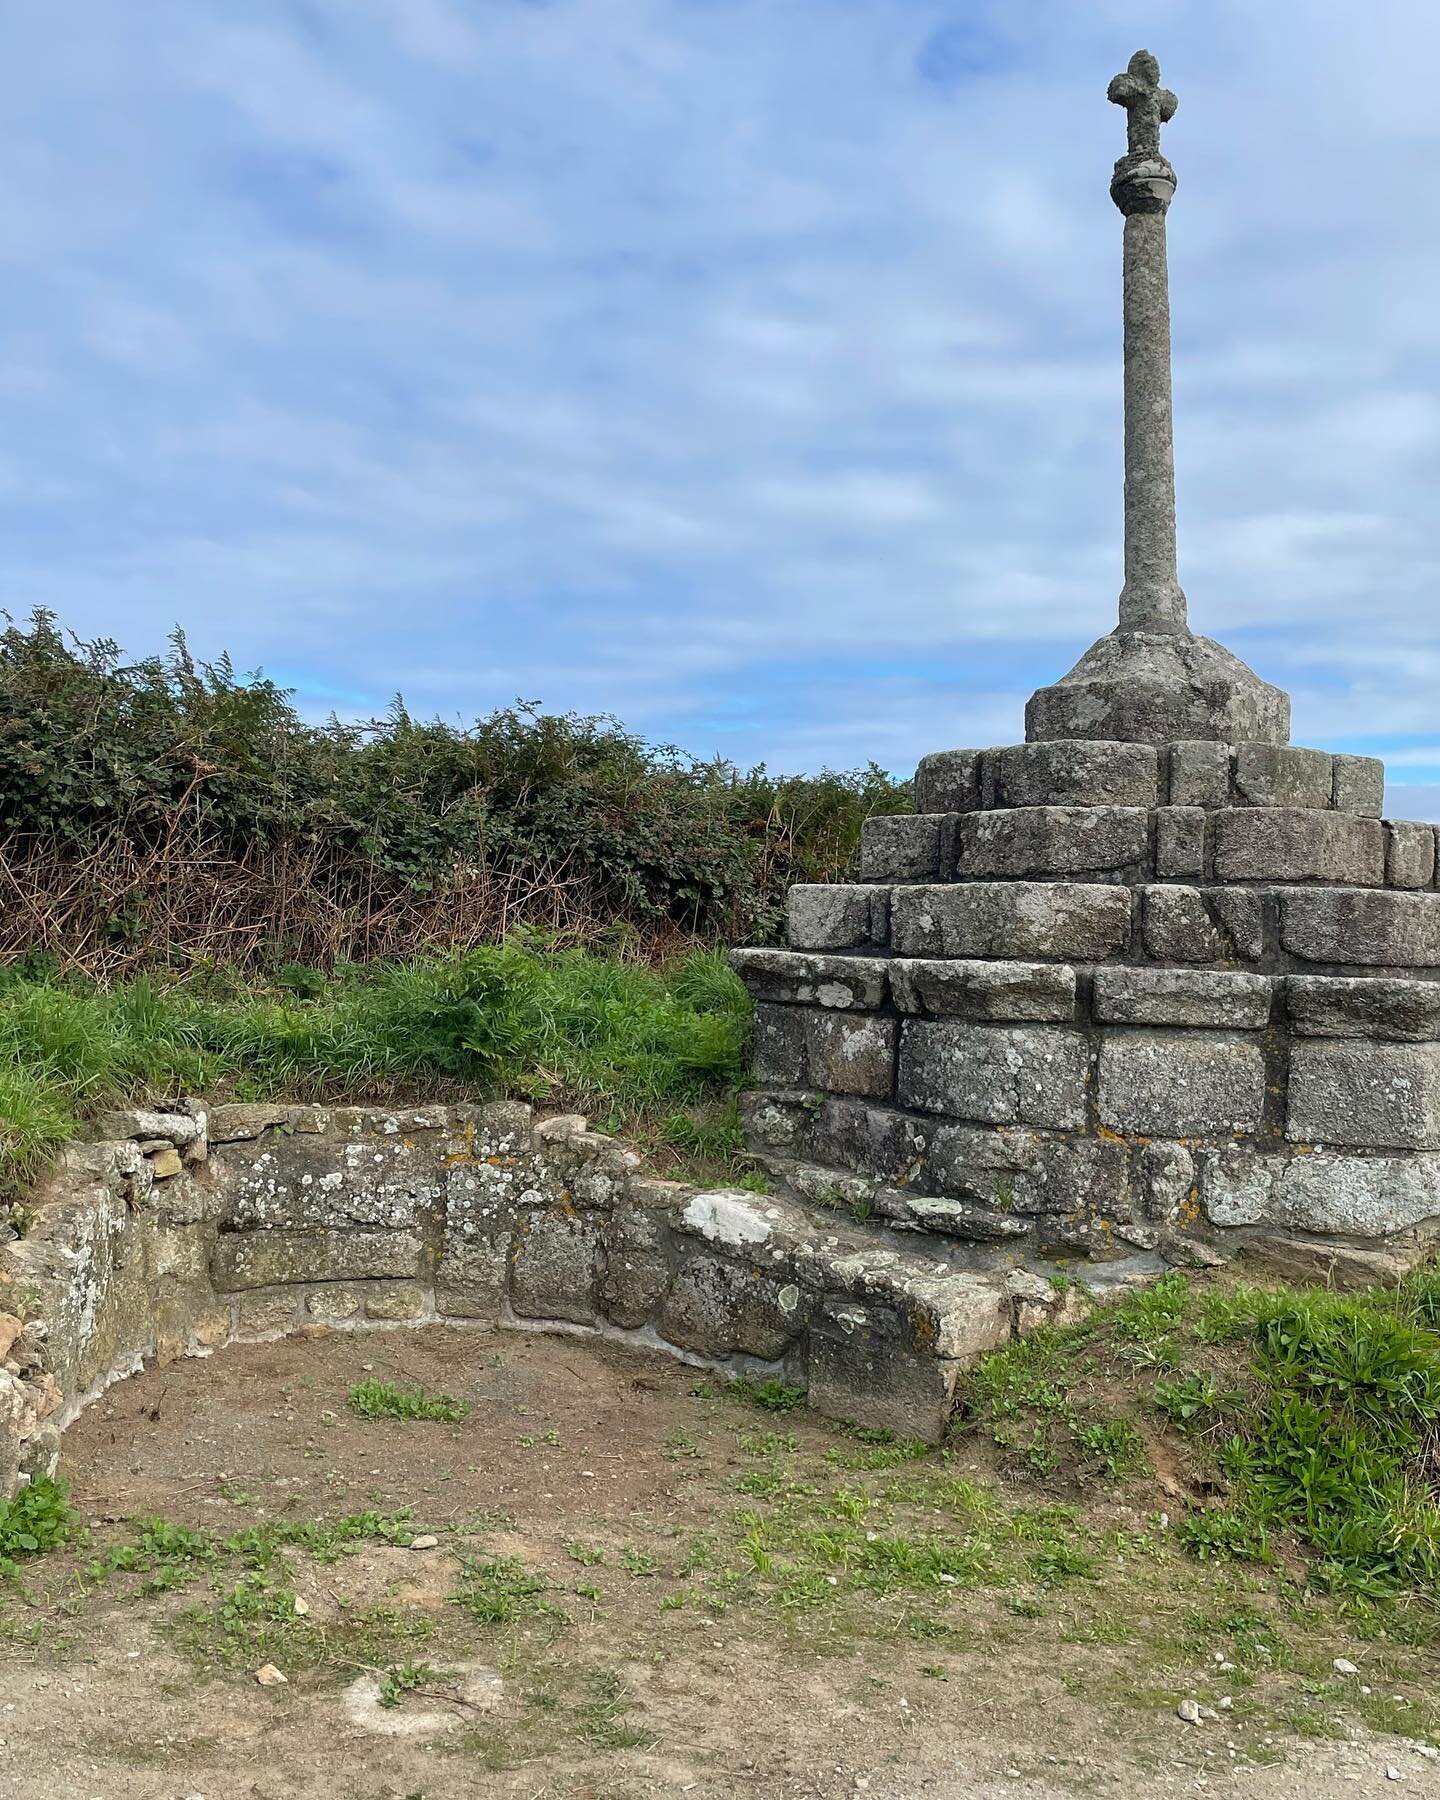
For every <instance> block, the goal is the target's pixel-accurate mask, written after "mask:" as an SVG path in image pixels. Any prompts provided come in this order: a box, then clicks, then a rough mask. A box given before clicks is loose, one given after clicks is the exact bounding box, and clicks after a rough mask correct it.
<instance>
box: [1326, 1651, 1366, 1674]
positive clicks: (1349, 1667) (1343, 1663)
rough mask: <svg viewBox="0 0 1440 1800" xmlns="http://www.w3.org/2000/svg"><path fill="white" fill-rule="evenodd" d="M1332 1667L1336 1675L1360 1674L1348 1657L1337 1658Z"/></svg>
mask: <svg viewBox="0 0 1440 1800" xmlns="http://www.w3.org/2000/svg"><path fill="white" fill-rule="evenodd" d="M1333 1667H1334V1670H1335V1673H1336V1674H1337V1675H1358V1674H1359V1673H1360V1671H1359V1669H1357V1668H1356V1667H1355V1665H1354V1663H1352V1662H1351V1661H1350V1658H1349V1657H1348V1656H1337V1657H1336V1658H1335V1662H1334V1664H1333Z"/></svg>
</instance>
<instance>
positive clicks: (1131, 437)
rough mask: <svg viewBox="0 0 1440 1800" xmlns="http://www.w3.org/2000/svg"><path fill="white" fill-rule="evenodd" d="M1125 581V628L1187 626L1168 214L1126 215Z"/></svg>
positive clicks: (1170, 629)
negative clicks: (1181, 575)
mask: <svg viewBox="0 0 1440 1800" xmlns="http://www.w3.org/2000/svg"><path fill="white" fill-rule="evenodd" d="M1124 275H1125V586H1124V589H1123V590H1122V592H1121V595H1120V629H1121V630H1122V631H1158V632H1175V631H1184V630H1186V629H1187V626H1186V620H1185V596H1184V594H1183V593H1182V592H1181V591H1180V583H1179V580H1178V579H1177V575H1176V561H1175V447H1174V435H1173V425H1172V418H1171V404H1170V283H1169V276H1168V273H1167V270H1166V258H1165V214H1164V213H1163V212H1162V211H1158V210H1157V211H1155V212H1131V213H1129V214H1127V216H1126V219H1125V265H1124Z"/></svg>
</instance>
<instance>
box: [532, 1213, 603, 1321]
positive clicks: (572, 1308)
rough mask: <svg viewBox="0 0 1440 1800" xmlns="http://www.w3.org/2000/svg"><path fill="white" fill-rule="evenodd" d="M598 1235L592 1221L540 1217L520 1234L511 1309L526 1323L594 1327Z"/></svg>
mask: <svg viewBox="0 0 1440 1800" xmlns="http://www.w3.org/2000/svg"><path fill="white" fill-rule="evenodd" d="M599 1249H600V1234H599V1230H598V1228H597V1227H596V1225H595V1222H594V1221H593V1220H592V1219H588V1218H585V1217H582V1216H581V1215H579V1214H574V1213H569V1212H563V1211H558V1210H557V1211H553V1212H543V1213H537V1214H535V1215H533V1216H532V1217H530V1218H529V1219H527V1220H525V1221H523V1222H522V1224H521V1225H520V1226H519V1227H518V1228H517V1229H516V1232H515V1239H514V1243H513V1245H512V1248H511V1253H510V1256H511V1261H510V1304H511V1306H512V1307H513V1308H514V1310H515V1311H516V1312H517V1313H518V1314H519V1315H520V1317H521V1318H524V1319H564V1320H567V1321H568V1322H569V1323H571V1324H575V1325H593V1324H594V1322H595V1319H596V1316H597V1313H598V1311H599V1304H598V1301H599V1292H598V1290H599V1267H598V1258H599Z"/></svg>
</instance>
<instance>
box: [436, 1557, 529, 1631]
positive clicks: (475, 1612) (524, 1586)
mask: <svg viewBox="0 0 1440 1800" xmlns="http://www.w3.org/2000/svg"><path fill="white" fill-rule="evenodd" d="M546 1585H547V1584H546V1582H545V1578H544V1577H543V1576H541V1575H536V1574H534V1573H532V1571H531V1570H529V1569H527V1568H526V1567H525V1565H524V1563H523V1562H521V1560H520V1558H519V1557H518V1556H493V1557H468V1556H467V1557H466V1558H465V1560H464V1561H463V1562H462V1563H461V1565H460V1585H459V1587H458V1588H457V1589H456V1590H455V1592H454V1593H453V1594H452V1595H451V1596H450V1604H451V1605H452V1606H459V1607H463V1608H464V1610H465V1611H466V1612H468V1613H469V1614H470V1616H471V1618H472V1619H478V1620H479V1621H480V1623H481V1624H482V1625H510V1624H513V1623H514V1621H515V1620H516V1619H521V1618H534V1617H538V1616H539V1615H541V1614H542V1613H546V1612H550V1611H552V1610H553V1609H552V1608H551V1607H550V1606H549V1605H547V1603H546V1602H545V1601H544V1600H542V1599H541V1597H540V1596H541V1595H542V1594H543V1593H544V1592H545V1591H546Z"/></svg>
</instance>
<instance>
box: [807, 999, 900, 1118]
mask: <svg viewBox="0 0 1440 1800" xmlns="http://www.w3.org/2000/svg"><path fill="white" fill-rule="evenodd" d="M895 1034H896V1021H895V1020H894V1019H887V1018H881V1017H879V1016H877V1015H873V1014H855V1013H821V1012H807V1013H806V1014H805V1054H806V1071H807V1074H806V1079H807V1080H808V1081H809V1083H810V1084H811V1085H812V1086H814V1087H820V1088H824V1089H825V1090H826V1091H827V1092H829V1093H832V1094H865V1095H869V1096H871V1097H873V1098H877V1099H884V1098H886V1097H888V1096H889V1095H890V1094H891V1093H892V1092H893V1091H894V1086H895Z"/></svg>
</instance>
